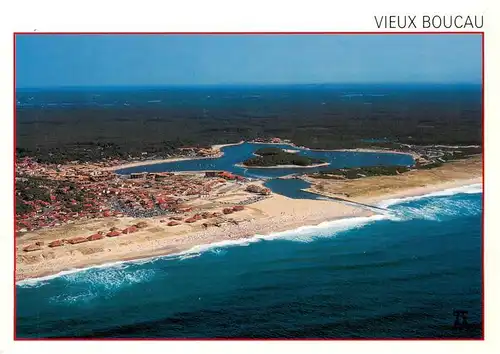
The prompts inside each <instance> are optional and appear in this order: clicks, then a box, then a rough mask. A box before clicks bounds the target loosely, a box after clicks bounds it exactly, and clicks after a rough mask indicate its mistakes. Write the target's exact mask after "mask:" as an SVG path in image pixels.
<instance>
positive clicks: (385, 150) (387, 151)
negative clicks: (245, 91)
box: [248, 141, 420, 159]
mask: <svg viewBox="0 0 500 354" xmlns="http://www.w3.org/2000/svg"><path fill="white" fill-rule="evenodd" d="M248 143H249V144H257V145H258V144H262V145H288V146H291V147H294V148H296V149H300V150H308V151H325V152H375V153H379V154H400V155H408V156H411V157H413V158H414V159H415V158H417V157H420V155H418V154H416V153H412V152H404V151H397V150H387V149H370V148H353V149H311V148H308V147H305V146H298V145H295V144H294V143H293V142H290V143H259V142H254V141H248Z"/></svg>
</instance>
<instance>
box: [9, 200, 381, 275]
mask: <svg viewBox="0 0 500 354" xmlns="http://www.w3.org/2000/svg"><path fill="white" fill-rule="evenodd" d="M217 209H221V208H220V207H218V208H217ZM372 214H373V213H372V212H370V211H366V210H363V209H360V208H357V207H353V206H348V205H345V204H342V203H340V202H335V201H315V200H298V199H290V198H287V197H284V196H281V195H272V196H271V197H269V198H266V199H264V200H261V201H258V202H256V203H253V204H251V205H249V206H247V207H246V208H245V210H243V211H240V212H235V213H233V214H230V215H228V216H225V217H222V218H221V221H225V222H226V223H225V224H223V225H222V226H220V227H217V226H210V227H208V228H206V229H205V228H204V227H203V226H202V223H203V222H207V221H210V219H209V220H200V221H198V222H196V223H193V224H184V223H183V224H182V225H179V226H173V227H169V226H167V225H166V223H160V221H159V220H160V219H161V218H154V219H153V218H152V219H133V218H127V217H125V218H107V219H100V220H97V219H96V220H91V221H81V222H78V223H74V224H70V225H63V226H60V227H57V228H52V229H49V230H44V231H37V232H30V233H27V234H25V235H23V236H20V237H19V238H18V239H17V247H18V248H17V259H16V263H17V271H16V280H22V279H25V278H35V277H41V276H45V275H49V274H55V273H59V272H61V271H63V270H69V269H75V268H84V267H89V266H91V265H98V264H104V263H109V262H116V261H123V260H131V259H140V258H147V257H152V256H158V255H168V254H174V253H179V252H182V251H186V250H189V249H190V248H192V247H194V246H197V245H203V244H209V243H214V242H219V241H224V240H236V239H241V238H245V237H251V236H253V235H255V234H263V235H265V234H269V233H273V232H279V231H285V230H290V229H294V228H297V227H300V226H304V225H317V224H319V223H321V222H323V221H329V220H335V219H339V218H348V217H355V216H369V215H372ZM139 221H146V222H147V223H148V226H147V227H146V228H145V229H144V230H140V231H139V232H136V233H133V234H129V235H121V236H118V237H113V238H108V237H105V238H104V239H101V240H97V241H92V242H85V243H81V244H76V245H70V244H66V245H64V246H61V247H57V248H49V247H47V246H44V248H43V249H42V250H40V251H33V252H23V251H22V249H23V247H25V246H26V245H28V244H33V243H35V242H37V241H43V242H45V245H47V244H48V243H49V242H51V241H53V240H56V239H60V238H71V237H76V236H87V235H90V234H92V233H95V232H96V231H98V230H103V231H107V230H109V228H111V227H118V228H120V229H122V228H125V227H126V226H129V225H132V224H135V223H137V222H139Z"/></svg>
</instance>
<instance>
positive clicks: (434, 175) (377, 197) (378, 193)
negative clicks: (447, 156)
mask: <svg viewBox="0 0 500 354" xmlns="http://www.w3.org/2000/svg"><path fill="white" fill-rule="evenodd" d="M304 180H306V181H308V182H311V183H312V186H311V188H308V189H307V190H308V191H310V192H315V193H317V194H321V195H325V196H332V197H340V198H344V199H348V200H352V201H357V202H362V203H376V202H379V201H381V200H386V199H393V198H403V197H409V196H415V195H422V194H428V193H432V192H435V191H438V190H443V189H448V188H455V187H460V186H464V185H470V184H477V183H481V182H482V157H481V156H476V157H473V158H470V159H466V160H458V161H453V162H450V163H447V164H445V165H443V166H441V167H437V168H434V169H429V170H412V171H410V172H407V173H403V174H400V175H396V176H375V177H367V178H360V179H353V180H335V179H316V178H311V177H306V178H304Z"/></svg>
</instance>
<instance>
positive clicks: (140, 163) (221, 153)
mask: <svg viewBox="0 0 500 354" xmlns="http://www.w3.org/2000/svg"><path fill="white" fill-rule="evenodd" d="M244 142H245V141H243V140H242V141H240V142H238V143H231V144H218V145H212V149H214V150H218V151H219V152H218V153H217V155H215V156H194V157H171V158H166V159H157V160H146V161H133V162H128V163H124V164H121V165H117V166H111V167H105V168H104V169H103V171H116V170H123V169H126V168H133V167H140V166H151V165H157V164H161V163H170V162H179V161H189V160H207V159H218V158H221V157H222V156H224V151H222V149H223V148H225V147H228V146H234V145H241V144H243V143H244Z"/></svg>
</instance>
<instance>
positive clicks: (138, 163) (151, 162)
mask: <svg viewBox="0 0 500 354" xmlns="http://www.w3.org/2000/svg"><path fill="white" fill-rule="evenodd" d="M244 143H245V141H244V140H241V141H240V142H237V143H230V144H217V145H212V146H211V147H212V149H214V150H218V153H217V154H216V155H214V156H206V157H205V156H195V157H172V158H167V159H157V160H145V161H132V162H126V163H123V164H120V165H116V166H110V167H104V168H102V170H103V171H117V170H122V169H126V168H132V167H139V166H150V165H157V164H162V163H171V162H179V161H189V160H206V159H218V158H221V157H222V156H224V151H222V149H223V148H225V147H228V146H235V145H241V144H244ZM247 143H249V144H256V145H259V144H261V145H288V146H291V147H293V148H296V149H300V150H309V151H328V152H373V153H380V154H400V155H408V156H411V157H413V159H416V158H418V157H419V155H418V154H416V153H411V152H402V151H395V150H383V149H380V150H378V149H367V148H355V149H310V148H307V147H302V146H297V145H295V144H294V143H258V142H252V141H248V142H247ZM297 152H298V151H296V150H294V153H297ZM328 165H330V163H327V162H326V163H324V164H317V165H311V166H295V165H280V166H276V167H275V166H253V167H248V166H245V165H243V164H236V165H235V166H238V167H242V168H314V167H322V166H328Z"/></svg>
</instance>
